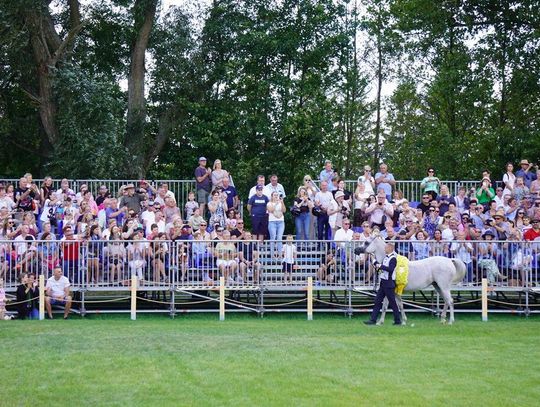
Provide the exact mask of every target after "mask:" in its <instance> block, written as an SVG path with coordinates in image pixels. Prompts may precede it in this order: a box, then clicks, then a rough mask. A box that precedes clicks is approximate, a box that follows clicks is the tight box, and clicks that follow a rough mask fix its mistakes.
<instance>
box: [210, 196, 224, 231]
mask: <svg viewBox="0 0 540 407" xmlns="http://www.w3.org/2000/svg"><path fill="white" fill-rule="evenodd" d="M226 199H227V195H225V194H224V193H222V192H221V188H216V189H215V190H214V191H213V192H212V200H211V201H210V202H209V203H208V210H209V211H210V220H209V221H208V223H209V224H210V231H212V230H213V229H214V227H215V226H216V225H219V226H220V227H222V228H225V218H226V215H225V214H226V212H227V202H226Z"/></svg>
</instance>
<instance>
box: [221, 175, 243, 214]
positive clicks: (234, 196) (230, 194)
mask: <svg viewBox="0 0 540 407" xmlns="http://www.w3.org/2000/svg"><path fill="white" fill-rule="evenodd" d="M223 193H224V194H225V195H227V208H229V209H231V208H232V209H234V210H238V207H239V204H240V199H239V198H238V192H237V191H236V188H235V187H234V186H232V185H231V181H230V178H229V177H225V178H223Z"/></svg>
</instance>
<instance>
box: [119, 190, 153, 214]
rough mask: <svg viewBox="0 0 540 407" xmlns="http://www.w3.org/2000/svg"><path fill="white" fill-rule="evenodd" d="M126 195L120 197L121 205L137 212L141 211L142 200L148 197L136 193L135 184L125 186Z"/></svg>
mask: <svg viewBox="0 0 540 407" xmlns="http://www.w3.org/2000/svg"><path fill="white" fill-rule="evenodd" d="M125 191H126V195H124V196H123V197H122V198H121V199H120V204H119V205H120V207H121V208H126V209H125V210H126V211H127V210H130V211H133V212H135V213H136V214H137V213H139V212H140V211H141V202H142V201H144V200H145V199H146V196H145V195H144V194H142V193H135V185H133V184H127V185H126V187H125Z"/></svg>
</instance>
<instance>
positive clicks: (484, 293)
mask: <svg viewBox="0 0 540 407" xmlns="http://www.w3.org/2000/svg"><path fill="white" fill-rule="evenodd" d="M487 293H488V281H487V278H483V279H482V321H483V322H487V320H488V298H487Z"/></svg>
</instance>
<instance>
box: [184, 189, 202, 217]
mask: <svg viewBox="0 0 540 407" xmlns="http://www.w3.org/2000/svg"><path fill="white" fill-rule="evenodd" d="M198 207H199V204H198V203H197V201H195V192H193V191H190V192H189V194H188V201H187V202H186V206H185V210H186V216H185V217H184V219H189V218H190V217H191V216H192V215H193V213H194V212H195V209H197V208H198Z"/></svg>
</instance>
